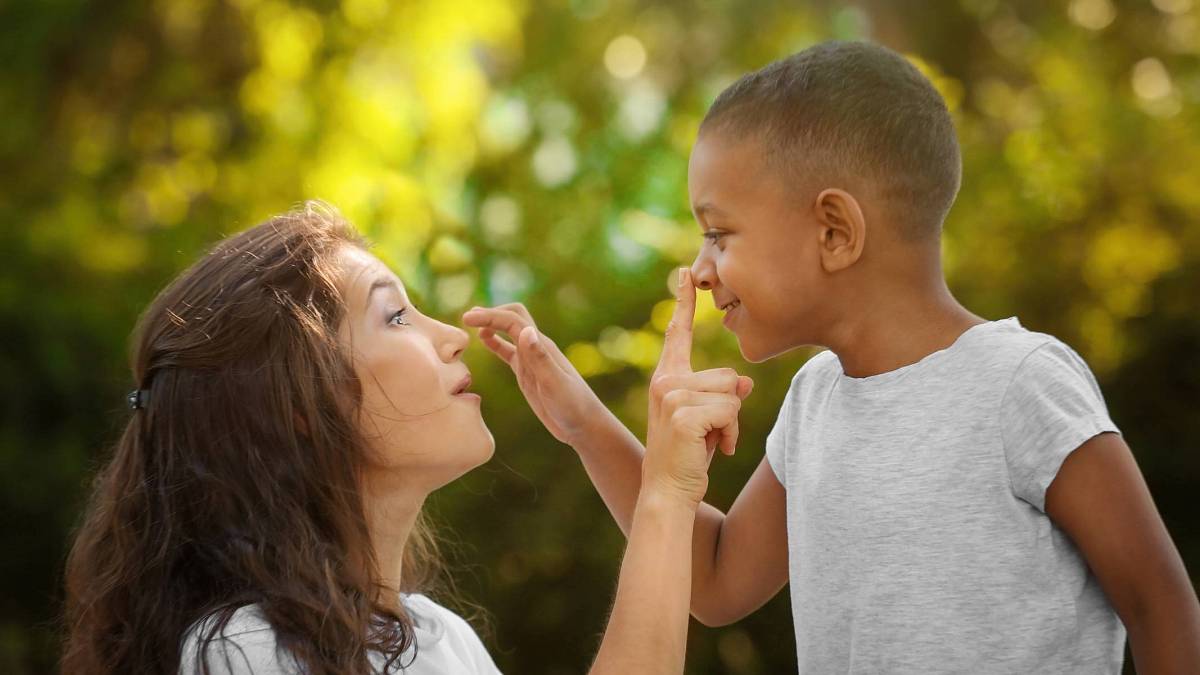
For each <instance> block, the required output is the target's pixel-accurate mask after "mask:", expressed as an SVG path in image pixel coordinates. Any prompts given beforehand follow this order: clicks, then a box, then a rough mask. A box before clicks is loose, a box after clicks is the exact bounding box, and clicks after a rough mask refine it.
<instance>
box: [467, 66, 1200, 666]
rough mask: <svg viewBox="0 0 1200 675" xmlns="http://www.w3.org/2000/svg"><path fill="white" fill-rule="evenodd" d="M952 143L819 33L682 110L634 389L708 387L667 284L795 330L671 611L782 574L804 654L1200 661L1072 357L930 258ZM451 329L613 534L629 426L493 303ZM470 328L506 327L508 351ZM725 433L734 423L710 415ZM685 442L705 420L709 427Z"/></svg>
mask: <svg viewBox="0 0 1200 675" xmlns="http://www.w3.org/2000/svg"><path fill="white" fill-rule="evenodd" d="M960 172H961V160H960V156H959V149H958V143H957V140H956V138H955V133H954V128H953V125H952V123H951V120H950V116H949V114H948V112H947V110H946V107H945V104H944V103H943V101H942V100H941V98H940V96H939V95H938V94H937V92H936V91H935V90H934V89H933V87H932V86H931V85H930V83H929V82H928V80H926V79H925V78H924V77H923V76H922V75H921V74H920V73H919V72H918V71H917V70H916V69H915V68H913V67H912V66H911V65H910V64H909V63H908V62H907V61H906V60H905V59H903V58H902V57H900V56H899V55H897V54H895V53H893V52H891V51H889V50H887V49H884V48H882V47H878V46H874V45H870V44H862V43H826V44H821V45H818V46H815V47H812V48H810V49H807V50H805V51H803V52H800V53H799V54H795V55H793V56H791V57H789V58H787V59H784V60H782V61H779V62H777V63H773V64H771V65H769V66H767V67H766V68H764V69H762V70H760V71H758V72H755V73H751V74H749V75H746V76H745V77H743V78H742V79H741V80H739V81H738V82H736V83H735V84H733V85H732V86H730V87H729V88H728V89H726V90H725V92H723V93H722V94H721V95H720V96H719V97H718V98H717V100H716V102H714V104H713V106H712V108H711V109H710V110H709V112H708V115H707V117H706V118H705V120H704V122H703V124H702V126H701V130H700V134H699V138H698V140H697V143H696V146H695V148H694V150H693V152H692V156H691V160H690V166H689V175H688V190H689V193H690V196H691V200H692V206H693V210H694V213H695V216H696V219H697V221H698V222H699V224H700V227H701V228H702V230H703V233H704V237H705V239H706V242H705V244H704V246H703V248H702V250H701V251H700V253H699V255H698V256H697V258H696V261H695V263H694V264H693V265H692V267H691V270H690V274H688V273H681V274H682V275H683V277H684V281H683V283H682V286H681V295H680V302H679V305H678V306H677V312H676V318H675V320H674V322H673V324H672V329H671V330H670V331H668V338H667V344H666V346H665V347H664V357H663V358H664V362H663V363H664V365H663V366H660V369H659V371H658V372H657V373H656V375H655V377H654V380H653V384H652V386H651V407H652V409H656V408H661V407H662V406H667V405H670V406H678V405H684V404H686V403H688V402H695V401H703V400H707V398H706V397H712V396H720V395H724V396H729V395H730V394H736V395H737V396H739V397H743V398H744V397H745V395H746V394H747V393H748V390H749V387H748V384H749V383H748V382H747V381H746V378H739V377H738V376H737V374H736V373H734V372H733V371H731V370H728V369H719V370H713V371H706V372H703V373H691V372H690V368H689V367H688V366H687V352H688V350H689V349H690V330H691V314H692V310H693V307H694V305H693V303H694V290H693V283H694V285H695V287H698V288H700V289H703V290H708V291H711V292H712V293H713V299H714V302H715V303H716V304H717V306H718V307H720V308H722V309H723V310H725V319H724V323H725V326H726V327H728V328H729V330H731V331H732V332H733V333H734V334H735V335H736V336H737V339H738V344H739V346H740V348H741V351H742V354H743V355H744V356H745V357H746V359H747V360H749V361H752V362H759V361H763V360H765V359H768V358H771V357H772V356H775V355H778V354H781V353H783V352H786V351H788V350H790V349H793V348H795V347H799V346H802V345H821V346H825V347H828V351H825V352H822V353H819V354H818V355H816V356H815V357H813V358H812V359H811V360H810V361H809V362H808V363H806V364H805V365H804V367H803V368H801V369H800V372H798V373H797V374H796V376H795V378H794V379H793V381H792V386H791V388H790V390H789V391H788V394H787V396H786V398H785V400H784V402H783V406H782V408H781V409H780V413H779V418H778V421H777V423H776V425H775V427H774V429H773V430H772V431H771V433H770V435H769V436H768V438H767V448H766V457H765V459H764V460H763V461H762V463H761V464H760V466H759V468H758V469H757V471H756V472H755V473H754V474H753V476H752V477H751V478H750V480H749V482H748V483H747V485H746V486H745V488H744V489H743V491H742V493H741V494H740V496H739V497H738V498H737V500H736V501H735V503H734V504H733V506H732V507H731V508H730V510H729V513H728V514H722V513H720V512H719V511H718V510H717V509H715V508H712V507H710V506H708V505H702V507H701V509H700V511H699V512H698V514H697V518H696V522H695V529H694V539H693V585H692V589H693V592H692V613H693V615H694V616H695V617H696V618H697V619H699V620H700V621H702V622H703V623H705V624H708V625H723V624H727V623H730V622H733V621H736V620H738V619H740V618H741V617H743V616H746V615H747V614H749V613H750V612H753V611H754V610H755V609H757V608H759V607H760V606H762V605H763V604H764V603H765V602H766V601H767V600H768V599H770V598H771V597H772V596H774V595H775V593H777V592H778V591H779V590H780V588H782V587H783V585H784V584H785V583H786V582H788V581H789V579H790V583H791V596H792V597H791V600H792V612H793V618H794V622H795V635H796V650H797V658H798V662H799V669H800V671H801V672H804V673H881V672H888V673H897V672H903V673H908V672H913V673H918V672H919V673H926V672H970V673H985V672H987V673H992V672H995V673H1035V672H1036V673H1113V674H1115V673H1119V672H1120V671H1121V665H1122V657H1123V648H1124V644H1125V637H1126V631H1128V636H1129V641H1130V644H1131V647H1132V651H1133V655H1134V660H1135V663H1136V665H1137V668H1138V671H1139V672H1142V673H1200V605H1198V603H1197V600H1196V594H1195V591H1194V590H1193V588H1192V586H1191V583H1190V581H1189V579H1188V576H1187V573H1186V571H1185V570H1184V568H1183V564H1182V562H1181V560H1180V558H1179V555H1178V553H1177V552H1176V550H1175V547H1174V545H1173V544H1172V542H1171V540H1170V537H1169V535H1168V534H1167V532H1166V529H1165V528H1164V526H1163V524H1162V521H1161V519H1160V518H1159V515H1158V513H1157V511H1156V509H1155V507H1154V504H1153V502H1152V501H1151V498H1150V495H1149V493H1148V492H1147V489H1146V486H1145V484H1144V482H1143V480H1142V477H1141V474H1140V473H1139V471H1138V468H1137V465H1136V464H1135V463H1134V460H1133V457H1132V455H1131V454H1130V451H1129V449H1128V447H1127V446H1126V445H1125V443H1124V441H1123V440H1122V438H1121V436H1120V435H1119V433H1118V430H1117V427H1116V426H1115V425H1114V424H1113V423H1112V421H1111V420H1110V419H1109V416H1108V414H1107V411H1106V408H1105V405H1104V401H1103V398H1102V396H1101V393H1100V390H1099V388H1098V387H1097V385H1096V381H1095V380H1094V378H1093V377H1092V375H1091V373H1090V371H1089V370H1088V367H1087V366H1086V364H1085V363H1084V362H1083V360H1082V359H1080V357H1079V356H1078V355H1077V354H1076V353H1075V352H1074V351H1072V350H1071V349H1070V348H1069V347H1068V346H1066V345H1065V344H1063V343H1062V342H1060V341H1058V340H1057V339H1055V338H1053V337H1051V336H1049V335H1044V334H1041V333H1034V332H1031V331H1028V330H1026V329H1025V328H1023V327H1022V326H1021V325H1020V323H1019V322H1018V321H1017V320H1016V319H1015V318H1012V319H1006V320H1003V321H985V320H984V319H981V318H979V317H978V316H976V315H974V314H972V313H971V312H970V311H968V310H967V309H965V308H964V307H962V306H961V305H960V304H959V303H958V302H957V301H956V300H955V299H954V297H953V296H952V295H951V294H950V291H949V290H948V289H947V287H946V284H945V281H944V279H943V276H942V269H941V262H940V232H941V226H942V221H943V219H944V217H945V215H946V213H947V212H948V211H949V209H950V206H951V204H952V203H953V201H954V198H955V195H956V193H957V191H958V187H959V180H960ZM465 320H466V322H467V323H468V324H469V325H474V326H479V327H481V329H482V330H481V337H482V339H483V340H484V342H485V344H487V346H489V347H490V348H491V349H492V350H493V351H495V352H496V353H497V354H499V355H500V356H501V357H502V358H504V359H505V360H506V361H508V362H509V364H510V365H512V366H513V369H514V371H516V372H517V375H518V379H519V381H520V384H521V387H522V390H523V391H524V393H525V394H526V396H527V397H528V398H529V400H530V403H531V404H532V406H533V408H534V410H535V411H536V412H537V414H538V415H539V417H540V418H541V419H542V420H543V421H544V422H545V423H546V425H547V427H548V428H549V429H550V430H551V432H552V433H554V434H555V436H556V437H558V438H559V439H560V440H562V441H564V442H566V443H568V444H570V445H572V447H574V448H575V449H576V450H577V451H578V453H579V456H580V458H581V459H582V461H583V463H584V466H585V468H586V470H587V472H588V474H589V476H590V477H591V479H592V480H593V482H594V483H595V485H596V487H597V488H598V490H599V491H600V494H601V495H602V496H603V498H604V500H605V503H606V504H607V505H608V507H609V509H610V510H611V511H612V513H613V515H614V517H615V518H616V520H617V522H618V523H619V524H620V525H621V527H622V529H624V530H625V531H628V527H629V523H630V519H631V515H632V511H633V505H634V503H635V502H636V496H637V491H638V482H639V477H640V468H639V467H640V458H641V454H642V450H641V446H640V444H639V443H638V442H637V440H636V439H635V438H634V437H633V436H632V435H631V434H630V433H629V432H628V431H627V430H626V429H624V428H623V427H622V426H621V425H620V424H619V423H618V422H617V421H616V419H615V418H614V417H613V416H612V415H611V414H610V413H608V412H607V411H606V410H604V409H603V407H602V406H601V405H599V402H598V401H596V400H595V397H594V395H592V394H591V392H590V391H589V390H588V387H587V385H586V384H585V383H584V382H583V380H582V379H581V378H579V376H578V375H577V374H576V373H575V371H574V370H573V369H572V368H571V367H570V364H569V363H568V362H567V361H566V359H564V358H562V355H561V353H560V352H558V351H557V349H556V348H555V347H554V345H553V343H551V342H549V340H547V339H545V338H542V339H540V340H538V341H537V345H536V346H533V345H531V344H530V338H531V337H532V336H533V335H534V333H535V331H536V329H535V328H527V327H528V326H532V324H533V321H532V319H531V318H530V317H529V315H528V313H527V312H525V311H524V309H523V308H521V307H519V306H505V307H501V308H494V309H475V310H472V311H471V312H468V313H467V314H466V316H465ZM495 331H502V332H505V333H507V334H508V335H510V336H513V337H514V338H516V340H515V342H516V343H517V344H516V345H512V344H509V343H508V342H506V341H504V340H502V339H500V338H499V337H497V335H496V334H495ZM716 433H719V434H720V439H719V442H720V443H721V444H722V449H724V450H726V451H732V443H733V442H734V441H735V439H736V433H737V429H736V426H735V425H730V427H727V428H724V429H721V430H717V432H716ZM711 440H713V441H716V440H718V439H717V438H716V437H715V436H714V437H712V439H711Z"/></svg>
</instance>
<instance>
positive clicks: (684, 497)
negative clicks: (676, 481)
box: [637, 480, 701, 521]
mask: <svg viewBox="0 0 1200 675" xmlns="http://www.w3.org/2000/svg"><path fill="white" fill-rule="evenodd" d="M700 501H701V498H697V497H696V496H695V495H694V494H693V493H692V492H691V491H688V490H683V489H680V488H677V487H672V486H670V485H666V484H665V483H664V482H662V481H657V480H644V481H643V482H642V489H641V491H640V492H639V493H638V499H637V510H639V511H646V512H653V513H656V514H660V515H664V516H671V515H679V516H685V515H686V516H687V517H688V520H689V521H690V520H691V519H692V518H694V517H695V515H696V509H698V508H699V507H700Z"/></svg>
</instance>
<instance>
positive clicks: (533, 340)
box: [529, 328, 538, 347]
mask: <svg viewBox="0 0 1200 675" xmlns="http://www.w3.org/2000/svg"><path fill="white" fill-rule="evenodd" d="M537 343H538V332H537V329H536V328H535V329H533V335H530V336H529V344H530V345H532V346H534V347H536V346H537Z"/></svg>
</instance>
